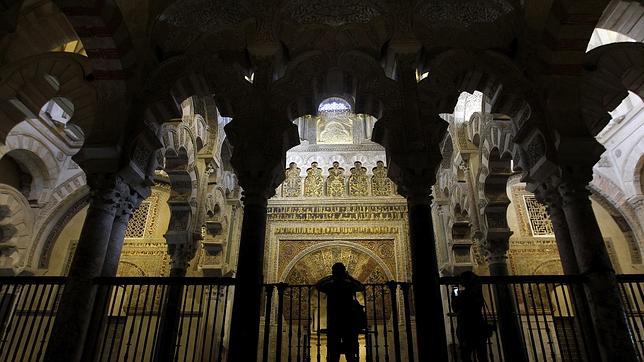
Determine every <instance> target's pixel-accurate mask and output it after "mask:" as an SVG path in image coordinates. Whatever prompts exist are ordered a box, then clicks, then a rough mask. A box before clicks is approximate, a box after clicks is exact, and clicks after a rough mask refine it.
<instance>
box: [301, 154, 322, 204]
mask: <svg viewBox="0 0 644 362" xmlns="http://www.w3.org/2000/svg"><path fill="white" fill-rule="evenodd" d="M323 188H324V178H323V177H322V169H321V168H319V167H318V163H317V162H313V163H312V164H311V168H309V169H308V170H306V177H305V178H304V196H313V197H320V196H322V195H323Z"/></svg>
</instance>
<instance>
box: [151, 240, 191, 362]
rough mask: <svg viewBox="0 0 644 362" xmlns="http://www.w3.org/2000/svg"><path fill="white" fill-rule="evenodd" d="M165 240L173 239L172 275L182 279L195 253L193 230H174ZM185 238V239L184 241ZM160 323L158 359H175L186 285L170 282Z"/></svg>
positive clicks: (171, 252) (157, 346)
mask: <svg viewBox="0 0 644 362" xmlns="http://www.w3.org/2000/svg"><path fill="white" fill-rule="evenodd" d="M166 239H172V243H169V246H168V249H169V253H170V278H183V277H185V276H186V273H187V271H188V267H189V266H190V260H192V259H193V258H194V256H195V252H196V245H194V243H193V240H194V235H192V233H191V232H190V231H183V232H177V231H175V232H173V233H172V236H171V237H169V236H168V234H166ZM182 239H183V240H182ZM180 240H181V241H180ZM165 288H166V291H165V299H164V301H163V307H162V308H163V309H162V311H161V316H160V318H161V323H160V324H159V335H158V336H157V344H156V346H155V347H154V348H155V357H154V360H155V361H160V362H162V361H174V360H175V356H174V354H175V352H176V346H177V338H178V333H179V323H180V321H181V306H182V301H183V290H184V286H183V285H182V284H181V283H177V284H174V283H170V284H168V285H167V286H166V287H165Z"/></svg>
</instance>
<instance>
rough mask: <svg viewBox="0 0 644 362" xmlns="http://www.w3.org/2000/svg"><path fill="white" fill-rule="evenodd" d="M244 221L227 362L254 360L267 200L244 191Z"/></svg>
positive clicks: (258, 194) (257, 332)
mask: <svg viewBox="0 0 644 362" xmlns="http://www.w3.org/2000/svg"><path fill="white" fill-rule="evenodd" d="M242 201H243V202H244V217H243V221H242V227H241V237H240V241H239V259H238V262H237V274H236V276H235V278H236V285H235V299H234V302H233V311H232V318H231V325H230V354H229V358H228V360H229V361H254V360H255V359H256V358H257V340H258V337H259V317H260V303H261V294H262V283H263V281H264V274H263V269H264V242H265V240H264V239H265V234H266V204H267V198H266V196H264V195H263V194H261V193H249V192H247V191H244V196H243V199H242Z"/></svg>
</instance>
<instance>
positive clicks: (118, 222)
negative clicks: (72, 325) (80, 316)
mask: <svg viewBox="0 0 644 362" xmlns="http://www.w3.org/2000/svg"><path fill="white" fill-rule="evenodd" d="M141 201H143V197H142V196H140V195H139V194H138V193H136V192H134V193H131V194H130V195H128V196H127V197H124V198H123V199H122V200H121V201H120V203H119V204H118V206H117V210H116V214H115V216H114V223H113V224H112V230H111V232H110V237H109V241H108V245H107V251H106V253H105V261H104V263H103V269H102V271H101V275H100V276H102V277H115V276H116V272H117V270H118V265H119V260H120V259H121V250H122V249H123V242H124V240H125V231H126V230H127V225H128V223H129V222H130V219H131V218H132V214H133V213H134V211H135V210H136V209H137V208H138V207H139V205H140V204H141ZM111 289H112V287H111V286H109V285H104V286H99V287H98V289H97V291H96V302H95V303H94V311H93V312H92V319H91V321H90V327H89V329H88V332H87V339H86V341H85V348H84V350H83V360H84V361H89V360H93V359H95V356H96V353H97V351H96V348H97V347H98V341H100V340H101V336H102V334H103V333H104V332H105V330H104V329H105V325H102V322H103V321H104V320H105V318H106V313H107V308H108V304H109V302H110V298H111V292H110V291H111Z"/></svg>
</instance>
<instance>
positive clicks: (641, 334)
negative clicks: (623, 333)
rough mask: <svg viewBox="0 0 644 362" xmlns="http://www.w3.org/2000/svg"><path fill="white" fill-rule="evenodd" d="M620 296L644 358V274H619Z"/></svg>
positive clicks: (640, 356)
mask: <svg viewBox="0 0 644 362" xmlns="http://www.w3.org/2000/svg"><path fill="white" fill-rule="evenodd" d="M617 281H618V282H619V283H618V285H619V291H620V297H621V298H622V304H623V305H624V309H625V310H626V317H627V318H626V320H627V322H628V329H629V330H630V332H631V333H630V334H631V339H632V340H633V344H634V345H635V350H636V352H637V355H638V358H639V360H640V361H642V360H644V292H643V290H644V286H643V284H644V275H642V274H624V275H618V276H617Z"/></svg>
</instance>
